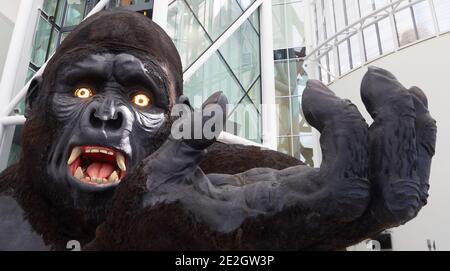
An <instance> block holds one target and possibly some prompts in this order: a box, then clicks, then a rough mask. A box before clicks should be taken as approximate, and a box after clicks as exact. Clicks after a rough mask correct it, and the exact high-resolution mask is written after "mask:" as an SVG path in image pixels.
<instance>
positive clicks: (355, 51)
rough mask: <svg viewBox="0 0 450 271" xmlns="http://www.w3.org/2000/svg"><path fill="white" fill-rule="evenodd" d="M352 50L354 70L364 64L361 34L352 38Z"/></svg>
mask: <svg viewBox="0 0 450 271" xmlns="http://www.w3.org/2000/svg"><path fill="white" fill-rule="evenodd" d="M350 48H351V52H352V64H353V65H352V68H355V67H358V66H359V65H361V64H362V61H361V50H360V43H359V34H356V35H353V36H351V37H350Z"/></svg>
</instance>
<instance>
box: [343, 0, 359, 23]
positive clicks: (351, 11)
mask: <svg viewBox="0 0 450 271" xmlns="http://www.w3.org/2000/svg"><path fill="white" fill-rule="evenodd" d="M345 6H346V8H347V18H348V24H349V25H350V24H352V23H354V22H356V21H357V20H359V9H358V0H346V2H345Z"/></svg>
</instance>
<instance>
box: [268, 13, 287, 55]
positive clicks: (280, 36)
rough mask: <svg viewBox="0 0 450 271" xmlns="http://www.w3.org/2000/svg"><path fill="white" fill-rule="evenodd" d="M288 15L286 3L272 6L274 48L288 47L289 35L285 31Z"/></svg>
mask: <svg viewBox="0 0 450 271" xmlns="http://www.w3.org/2000/svg"><path fill="white" fill-rule="evenodd" d="M285 25H286V16H285V12H284V5H277V6H273V7H272V29H273V49H274V50H277V49H285V48H287V43H288V42H287V37H286V31H285Z"/></svg>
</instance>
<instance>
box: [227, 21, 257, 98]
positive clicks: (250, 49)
mask: <svg viewBox="0 0 450 271" xmlns="http://www.w3.org/2000/svg"><path fill="white" fill-rule="evenodd" d="M219 51H220V52H221V54H222V55H223V57H224V58H225V61H226V62H227V63H228V65H229V66H230V68H231V70H232V71H233V73H234V74H235V75H236V77H237V78H238V79H239V81H240V82H241V84H242V86H243V87H244V90H248V88H249V87H250V85H251V84H252V83H253V82H254V81H255V79H256V78H257V77H258V76H259V74H260V65H259V59H260V53H259V36H258V35H257V34H256V32H255V30H254V29H253V27H252V26H251V24H250V23H249V22H248V21H246V22H244V23H243V24H242V25H241V27H239V29H238V30H236V32H235V33H234V34H233V35H232V36H231V37H230V38H229V39H228V40H227V41H226V42H225V44H224V45H222V46H221V47H220V48H219Z"/></svg>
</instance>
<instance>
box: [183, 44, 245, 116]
mask: <svg viewBox="0 0 450 271" xmlns="http://www.w3.org/2000/svg"><path fill="white" fill-rule="evenodd" d="M219 90H220V91H223V93H224V94H225V95H226V96H227V98H228V103H229V104H231V105H236V104H237V103H238V102H239V101H240V100H241V98H242V96H244V94H245V93H244V91H242V89H241V88H240V86H239V85H238V83H237V82H236V81H235V79H234V78H233V77H232V75H231V74H230V71H229V70H228V69H227V68H226V66H225V64H224V63H223V62H222V60H221V59H220V58H219V56H218V55H217V53H216V54H214V55H212V56H211V57H210V58H209V59H208V61H206V63H205V64H203V65H202V66H201V67H200V69H198V70H197V71H196V72H195V73H194V75H192V77H191V78H190V79H189V81H187V82H185V83H184V93H185V95H186V96H188V97H189V100H190V102H191V104H192V105H193V106H194V107H196V108H199V107H201V105H202V103H203V101H204V100H206V99H207V98H208V97H209V96H210V95H211V94H213V93H214V92H216V91H219ZM233 108H234V106H231V108H229V111H228V112H231V110H232V109H233Z"/></svg>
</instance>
